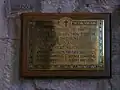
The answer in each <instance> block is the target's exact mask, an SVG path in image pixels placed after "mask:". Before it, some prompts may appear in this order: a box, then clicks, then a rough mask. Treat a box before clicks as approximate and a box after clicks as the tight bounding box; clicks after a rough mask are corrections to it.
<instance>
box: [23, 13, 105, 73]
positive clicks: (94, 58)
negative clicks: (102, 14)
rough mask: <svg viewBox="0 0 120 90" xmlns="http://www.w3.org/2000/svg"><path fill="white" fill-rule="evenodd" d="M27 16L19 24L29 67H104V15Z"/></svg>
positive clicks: (37, 69)
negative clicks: (96, 16) (101, 16)
mask: <svg viewBox="0 0 120 90" xmlns="http://www.w3.org/2000/svg"><path fill="white" fill-rule="evenodd" d="M53 16H54V15H53ZM26 17H27V18H25V19H26V20H24V19H23V23H22V24H23V25H25V29H24V27H23V33H24V30H26V31H25V36H26V41H27V43H26V44H24V45H26V51H27V52H26V53H27V55H26V60H27V61H26V62H27V69H28V70H29V71H45V70H47V71H69V70H72V71H76V70H77V71H81V70H82V71H93V70H96V71H104V70H105V50H104V40H105V39H104V37H105V19H104V18H101V19H100V18H98V19H97V18H87V19H86V18H81V17H80V18H79V16H76V17H74V16H73V17H72V16H69V15H63V16H60V15H58V16H57V15H56V16H54V17H52V15H51V17H49V16H48V17H46V16H45V15H43V16H42V15H41V16H38V15H35V16H33V15H28V16H27V15H26ZM43 17H44V18H43ZM48 18H49V19H48ZM23 41H24V40H23Z"/></svg>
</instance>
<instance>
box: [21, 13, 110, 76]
mask: <svg viewBox="0 0 120 90" xmlns="http://www.w3.org/2000/svg"><path fill="white" fill-rule="evenodd" d="M110 18H111V15H110V14H109V13H59V14H58V13H23V14H21V27H22V29H21V48H20V76H21V77H45V78H46V77H66V78H71V77H85V78H86V77H87V78H104V77H105V78H109V77H111V69H110V68H111V65H110V40H111V39H110ZM74 19H75V20H83V21H84V20H87V21H88V20H90V21H91V22H92V20H93V21H94V20H97V21H98V22H100V24H99V25H101V23H102V29H103V36H102V37H104V38H102V44H101V45H103V47H104V49H103V47H102V49H101V50H102V51H103V53H104V54H102V55H103V57H102V59H101V60H102V61H101V64H100V65H102V67H99V65H98V64H96V65H97V68H95V65H94V68H95V69H90V70H89V68H92V66H90V65H92V64H90V65H87V64H86V65H87V66H90V67H89V68H87V69H78V68H77V69H76V68H75V69H69V68H68V69H67V70H66V69H65V70H64V69H61V70H59V69H55V70H53V69H50V70H49V69H38V67H42V66H37V64H36V66H35V68H33V66H32V64H30V63H29V62H33V61H28V60H29V58H30V57H28V56H30V54H31V53H30V50H31V52H32V55H31V57H32V59H31V60H34V59H35V58H37V56H35V55H36V54H35V53H34V52H36V50H38V49H36V50H35V48H36V46H34V45H37V44H38V43H37V44H34V45H33V43H35V41H36V40H37V32H36V33H35V31H36V30H37V29H31V28H34V27H33V26H30V25H37V24H36V23H37V22H36V21H52V20H58V21H59V22H58V23H60V25H65V24H63V21H64V20H68V21H69V22H70V20H73V21H74ZM73 21H72V25H73V24H76V22H77V21H76V22H75V23H73ZM83 21H82V23H83ZM97 21H96V22H97ZM33 22H35V23H33ZM54 22H56V21H54ZM98 22H97V23H98ZM31 23H32V24H31ZM38 23H39V22H38ZM52 23H53V22H50V23H44V22H43V23H41V22H40V23H39V24H40V25H41V24H42V25H43V26H41V27H42V29H44V28H45V27H48V29H50V28H51V25H53V24H52ZM84 23H85V25H86V27H89V26H88V25H87V24H86V21H85V22H84ZM93 23H94V22H92V23H90V22H89V24H93ZM78 24H80V21H79V22H78V23H77V25H78ZM40 25H38V27H39V26H40ZM45 25H47V26H45ZM56 25H57V24H56ZM66 25H67V26H68V25H69V27H70V25H71V23H69V24H66ZM28 27H29V29H28ZM64 27H65V26H64ZM95 27H96V26H95ZM66 28H67V27H66ZM98 28H99V27H98ZM42 29H40V30H42ZM30 30H31V31H30ZM38 30H39V29H38ZM52 30H53V29H52ZM61 30H63V29H61ZM65 30H66V29H65ZM70 30H72V29H70ZM84 31H85V30H84ZM98 31H99V30H98ZM46 33H47V32H46ZM41 35H43V36H44V35H45V33H44V34H41ZM41 35H40V36H41ZM98 35H99V34H98ZM38 36H39V35H38ZM30 37H34V38H30ZM63 37H64V36H63ZM96 37H97V36H96ZM86 40H87V39H86ZM98 40H99V39H98ZM32 41H33V42H32ZM52 41H53V39H52ZM52 41H51V42H52ZM30 42H32V43H31V44H32V45H33V46H31V47H32V48H34V49H30V48H31V47H30V45H31V44H30ZM36 42H39V41H36ZM28 43H29V44H28ZM46 43H47V42H46ZM44 45H47V46H48V43H47V44H44ZM50 45H51V44H50ZM96 45H97V44H96ZM99 45H100V44H99ZM47 46H46V47H47ZM81 46H82V45H81ZM83 46H84V45H83ZM96 52H97V51H96ZM99 53H100V51H99ZM33 54H35V55H33ZM95 55H96V54H95ZM43 57H47V56H43ZM96 57H97V56H96ZM40 58H41V57H40ZM36 62H37V61H36ZM46 62H48V60H47V61H46ZM29 64H30V65H29ZM88 64H89V63H88ZM61 65H62V64H61ZM29 66H30V67H29ZM53 66H54V65H53ZM43 67H44V66H43ZM43 67H42V68H43ZM56 67H57V66H56ZM59 67H61V66H59ZM68 67H70V65H68ZM77 67H78V66H77ZM79 67H80V66H79ZM84 67H85V68H86V66H84V65H83V67H82V68H84ZM103 67H104V68H103ZM72 68H73V66H72ZM101 68H102V69H101Z"/></svg>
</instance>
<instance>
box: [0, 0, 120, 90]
mask: <svg viewBox="0 0 120 90" xmlns="http://www.w3.org/2000/svg"><path fill="white" fill-rule="evenodd" d="M9 1H12V2H11V3H9ZM27 3H28V4H29V5H27V7H24V6H26V5H25V4H27ZM20 4H22V5H21V7H22V10H21V11H19V8H18V7H19V6H20ZM119 4H120V1H119V0H37V1H35V0H31V1H30V0H6V1H5V4H4V1H3V0H0V8H1V9H0V90H120V87H119V82H120V73H119V72H120V67H119V66H120V60H119V54H120V46H119V43H120V39H119V38H120V35H119V33H120V29H119V24H120V20H119V18H120V17H119V16H118V15H117V14H115V15H113V19H112V30H113V31H112V33H113V35H112V44H113V46H112V51H113V52H112V63H113V67H112V69H113V71H112V72H113V73H112V74H114V75H113V78H112V79H110V80H82V79H78V80H75V79H74V80H62V79H61V80H39V79H37V80H21V81H20V80H19V78H18V76H19V73H18V70H19V67H18V66H19V64H18V62H19V59H18V55H19V51H18V49H19V38H18V37H19V34H20V33H19V31H16V30H20V29H18V26H19V24H18V25H17V26H15V27H16V28H17V29H14V28H13V29H12V27H11V26H12V24H13V23H15V20H13V19H12V18H11V22H10V21H9V20H8V19H7V20H8V21H7V20H6V18H4V15H6V16H7V17H14V16H16V15H18V14H20V13H21V12H26V11H27V12H28V11H41V12H58V11H59V12H113V11H114V9H115V7H116V5H119ZM4 5H5V9H6V11H4V10H3V7H4ZM15 7H17V8H18V9H16V10H15ZM113 21H114V23H113ZM7 22H10V23H9V28H8V29H7V28H6V26H7ZM17 22H19V21H17ZM13 25H15V24H13ZM10 27H11V28H10ZM8 31H9V33H7V32H8ZM10 33H11V34H10ZM11 37H12V38H11ZM15 65H16V66H15Z"/></svg>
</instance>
